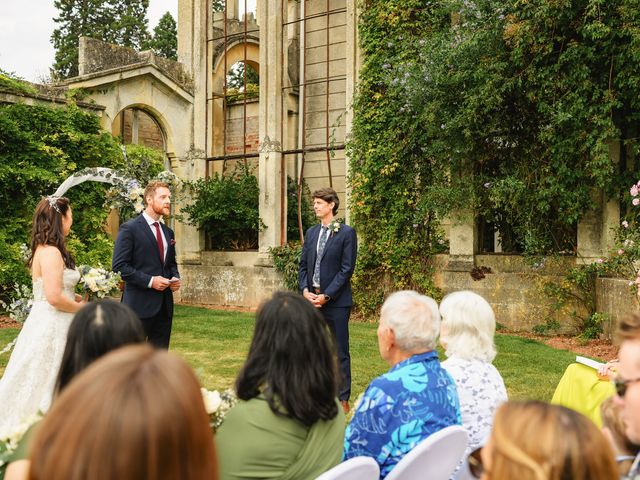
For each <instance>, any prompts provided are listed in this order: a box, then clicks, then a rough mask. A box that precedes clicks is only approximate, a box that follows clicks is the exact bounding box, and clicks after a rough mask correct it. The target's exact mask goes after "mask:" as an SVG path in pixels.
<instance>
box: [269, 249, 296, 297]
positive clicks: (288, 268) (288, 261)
mask: <svg viewBox="0 0 640 480" xmlns="http://www.w3.org/2000/svg"><path fill="white" fill-rule="evenodd" d="M269 253H270V254H271V259H272V260H273V266H274V267H275V269H276V271H278V272H280V273H281V274H282V277H283V279H284V284H285V286H286V287H287V289H288V290H291V291H293V292H297V291H298V265H299V264H300V254H301V253H302V244H301V243H300V242H291V243H288V244H286V245H283V246H282V247H272V248H270V249H269Z"/></svg>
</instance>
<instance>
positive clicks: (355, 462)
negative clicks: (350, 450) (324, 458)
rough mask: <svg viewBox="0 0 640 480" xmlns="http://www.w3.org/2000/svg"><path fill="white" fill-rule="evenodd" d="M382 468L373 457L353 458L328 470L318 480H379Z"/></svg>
mask: <svg viewBox="0 0 640 480" xmlns="http://www.w3.org/2000/svg"><path fill="white" fill-rule="evenodd" d="M379 478H380V467H379V466H378V463H377V462H376V461H375V460H374V459H373V458H371V457H353V458H350V459H349V460H347V461H345V462H342V463H340V464H339V465H336V466H335V467H333V468H332V469H331V470H327V471H326V472H324V473H323V474H322V475H320V476H319V477H317V478H316V480H378V479H379Z"/></svg>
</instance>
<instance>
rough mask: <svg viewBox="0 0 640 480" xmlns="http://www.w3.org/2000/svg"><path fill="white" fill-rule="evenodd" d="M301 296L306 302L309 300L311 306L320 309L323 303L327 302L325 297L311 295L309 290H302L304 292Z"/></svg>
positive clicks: (322, 295) (323, 295)
mask: <svg viewBox="0 0 640 480" xmlns="http://www.w3.org/2000/svg"><path fill="white" fill-rule="evenodd" d="M302 296H303V297H304V298H306V299H307V300H309V301H310V302H311V303H312V305H313V306H314V307H316V308H320V307H322V306H323V305H324V304H325V303H327V302H328V299H327V296H326V295H325V294H323V293H320V294H317V295H316V294H315V293H311V292H310V291H309V290H306V289H305V290H304V292H302Z"/></svg>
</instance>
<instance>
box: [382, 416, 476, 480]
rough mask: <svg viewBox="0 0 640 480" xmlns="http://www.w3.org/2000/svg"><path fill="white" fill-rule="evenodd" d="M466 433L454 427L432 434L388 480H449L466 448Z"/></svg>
mask: <svg viewBox="0 0 640 480" xmlns="http://www.w3.org/2000/svg"><path fill="white" fill-rule="evenodd" d="M467 442H468V437H467V432H466V431H465V429H464V427H462V426H460V425H452V426H450V427H446V428H443V429H442V430H440V431H438V432H436V433H434V434H432V435H429V436H428V437H427V438H425V439H424V440H423V441H422V442H420V443H419V444H418V445H417V446H416V447H415V448H414V449H413V450H411V451H410V452H409V453H407V454H406V455H405V456H404V457H403V458H402V460H400V461H399V462H398V464H397V465H396V466H395V467H394V468H393V470H391V472H389V475H387V476H386V477H385V478H386V480H418V479H420V480H449V478H450V477H451V474H453V472H454V471H455V469H456V467H457V466H458V464H459V463H460V460H462V457H463V455H464V452H465V450H466V448H467Z"/></svg>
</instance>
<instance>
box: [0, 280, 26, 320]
mask: <svg viewBox="0 0 640 480" xmlns="http://www.w3.org/2000/svg"><path fill="white" fill-rule="evenodd" d="M13 291H14V294H13V295H12V296H11V302H9V303H8V304H7V303H5V302H3V301H2V300H0V306H2V308H3V309H4V311H5V312H7V313H8V314H9V317H11V318H12V319H13V320H15V321H16V322H20V323H22V322H24V321H25V320H26V318H27V317H28V316H29V312H30V311H31V307H32V306H33V292H32V290H31V287H30V286H29V285H18V284H15V285H14V286H13Z"/></svg>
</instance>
